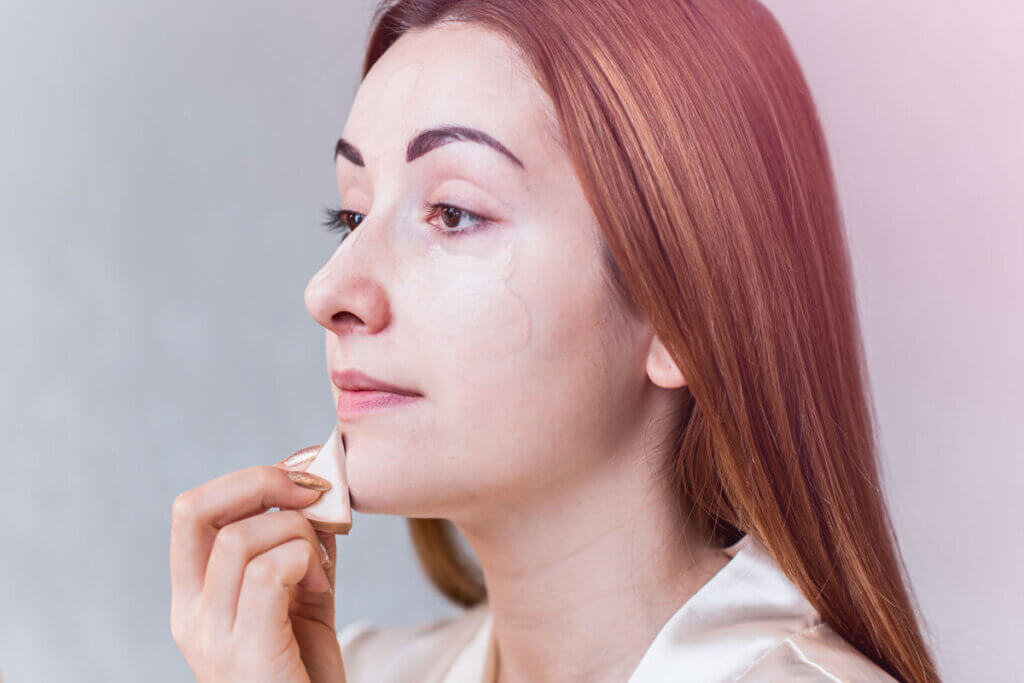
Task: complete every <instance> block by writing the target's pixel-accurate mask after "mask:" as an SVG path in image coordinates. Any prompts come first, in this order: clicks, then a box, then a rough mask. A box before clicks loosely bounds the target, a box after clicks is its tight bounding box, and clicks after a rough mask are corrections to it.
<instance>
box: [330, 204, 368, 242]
mask: <svg viewBox="0 0 1024 683" xmlns="http://www.w3.org/2000/svg"><path fill="white" fill-rule="evenodd" d="M324 214H325V216H326V217H325V219H324V221H323V225H325V226H326V227H327V230H328V231H329V232H340V233H342V235H341V240H339V241H338V244H341V243H342V242H344V241H345V238H346V237H348V236H349V235H350V234H351V233H352V231H353V230H355V229H356V228H358V227H359V224H360V223H362V222H363V218H365V216H364V215H363V214H361V213H356V212H355V211H346V210H345V209H340V208H339V209H332V208H330V207H327V208H325V209H324ZM357 217H358V218H357Z"/></svg>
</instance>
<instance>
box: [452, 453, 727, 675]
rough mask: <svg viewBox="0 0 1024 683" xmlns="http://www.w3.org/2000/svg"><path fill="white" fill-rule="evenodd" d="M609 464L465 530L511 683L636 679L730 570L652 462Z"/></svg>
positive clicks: (463, 524) (465, 524)
mask: <svg viewBox="0 0 1024 683" xmlns="http://www.w3.org/2000/svg"><path fill="white" fill-rule="evenodd" d="M601 462H602V463H607V464H606V465H602V466H601V467H596V468H594V469H593V470H592V471H588V472H586V473H584V474H582V475H580V476H579V477H576V478H574V479H573V481H572V482H571V485H570V484H567V486H566V488H565V489H564V490H557V491H553V490H550V489H548V490H546V491H544V494H543V495H539V494H538V495H537V496H535V497H533V498H531V499H528V500H525V499H520V500H518V501H517V502H516V504H515V505H508V504H507V503H503V504H502V506H501V507H500V508H498V509H497V510H491V511H489V513H488V514H485V515H481V514H475V515H473V517H472V519H470V520H469V521H460V520H457V519H454V520H453V522H454V523H455V525H456V526H457V527H458V528H459V529H460V531H461V532H462V534H463V535H464V536H465V537H466V539H467V541H468V542H469V544H470V546H471V547H472V548H473V551H474V553H475V554H476V556H477V558H478V559H479V561H480V565H481V567H482V569H483V573H484V578H485V580H486V584H487V592H488V601H489V603H490V608H491V611H492V614H493V618H494V633H493V637H494V639H495V643H496V645H497V649H498V652H499V658H500V666H499V676H498V680H499V681H500V683H519V682H521V681H522V682H525V681H532V682H537V681H541V682H543V681H568V680H587V681H594V682H600V681H605V680H608V681H624V680H627V679H628V678H629V675H630V674H631V673H632V671H633V670H634V669H635V668H636V666H637V664H638V663H639V661H640V659H641V658H642V657H643V654H644V653H645V652H646V651H647V649H648V647H649V646H650V644H651V641H652V640H653V639H654V637H655V636H656V635H657V633H658V631H660V630H661V627H662V626H663V625H664V624H665V622H666V621H668V619H669V617H671V616H672V614H674V613H675V612H676V611H677V610H678V609H679V608H680V607H681V606H682V604H683V603H684V602H686V601H687V600H688V599H689V598H690V597H691V596H692V595H693V594H694V593H696V592H697V590H698V589H699V588H700V587H701V586H703V585H704V584H705V583H706V582H707V581H708V580H709V579H710V578H711V577H712V576H713V575H714V574H715V573H716V572H717V571H718V570H719V569H721V568H722V567H723V566H724V565H725V564H726V563H727V562H728V560H729V557H728V556H727V555H726V554H725V553H723V552H722V551H721V550H719V549H714V548H712V547H710V546H709V545H708V544H707V543H706V541H704V540H703V539H702V537H701V534H700V533H699V531H698V529H697V528H696V526H695V525H693V524H690V523H686V522H685V521H684V520H685V519H686V518H687V517H688V516H687V515H680V511H679V502H678V501H677V500H675V499H674V494H673V492H672V491H671V490H670V489H671V487H669V486H666V485H665V483H664V475H663V474H661V473H659V471H658V468H657V467H655V466H653V465H651V466H648V465H647V463H649V460H647V459H646V458H644V457H643V456H642V452H640V451H639V450H638V452H637V453H636V454H630V455H629V456H628V457H615V458H606V459H604V460H602V461H601ZM478 512H479V511H478Z"/></svg>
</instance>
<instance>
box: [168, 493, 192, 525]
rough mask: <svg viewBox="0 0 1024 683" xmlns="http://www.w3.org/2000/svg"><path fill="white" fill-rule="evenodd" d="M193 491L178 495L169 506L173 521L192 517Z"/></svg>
mask: <svg viewBox="0 0 1024 683" xmlns="http://www.w3.org/2000/svg"><path fill="white" fill-rule="evenodd" d="M195 498H196V496H195V489H190V490H188V491H185V492H184V493H180V494H178V497H177V498H175V499H174V503H173V504H172V505H171V517H172V518H174V519H186V518H188V517H192V516H193V515H194V514H195V510H196V500H195Z"/></svg>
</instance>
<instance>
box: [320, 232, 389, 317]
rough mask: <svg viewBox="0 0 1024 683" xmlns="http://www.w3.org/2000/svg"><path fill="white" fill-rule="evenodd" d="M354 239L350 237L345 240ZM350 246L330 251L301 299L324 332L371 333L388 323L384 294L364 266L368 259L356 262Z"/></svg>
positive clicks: (377, 281) (385, 295)
mask: <svg viewBox="0 0 1024 683" xmlns="http://www.w3.org/2000/svg"><path fill="white" fill-rule="evenodd" d="M360 227H361V228H362V227H363V226H360ZM354 236H355V235H350V236H349V237H347V238H346V240H345V241H346V242H348V241H350V240H352V238H353V237H354ZM351 246H354V245H348V244H346V245H345V246H344V247H339V248H338V250H337V251H335V252H334V255H333V256H332V257H331V259H330V260H329V261H328V262H327V263H326V264H324V266H323V268H321V269H320V270H319V271H317V272H316V274H314V275H313V277H311V278H310V280H309V283H308V284H307V285H306V290H305V293H304V295H303V298H304V299H305V302H306V309H307V310H309V314H310V315H312V316H313V319H314V320H316V321H317V322H318V323H319V324H320V325H322V326H323V327H324V328H325V329H326V330H328V331H330V332H334V333H335V334H338V335H341V334H344V333H366V334H372V333H375V332H379V331H380V330H382V329H384V328H385V327H386V326H387V324H388V321H389V318H390V310H389V306H388V299H387V294H386V292H385V290H384V287H383V285H382V284H381V283H380V281H379V280H378V279H377V278H375V277H374V275H373V273H371V272H370V271H369V270H368V268H367V267H366V264H367V262H368V259H365V258H364V259H362V260H361V263H360V262H358V261H357V260H356V259H355V258H353V254H354V251H353V250H352V249H351V248H350V247H351ZM363 255H364V256H365V255H366V254H365V252H364V254H363Z"/></svg>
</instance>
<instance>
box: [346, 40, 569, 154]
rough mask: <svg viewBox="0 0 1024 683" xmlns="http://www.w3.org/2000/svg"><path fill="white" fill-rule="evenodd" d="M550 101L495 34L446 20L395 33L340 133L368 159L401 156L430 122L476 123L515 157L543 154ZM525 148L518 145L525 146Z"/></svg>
mask: <svg viewBox="0 0 1024 683" xmlns="http://www.w3.org/2000/svg"><path fill="white" fill-rule="evenodd" d="M554 121H555V117H554V114H553V108H552V106H551V101H550V98H549V97H548V96H547V94H546V93H545V92H544V91H543V89H542V88H541V87H540V84H539V83H537V81H536V79H535V78H534V77H533V75H532V74H531V73H530V71H529V68H528V67H527V65H526V64H525V63H524V62H523V61H522V59H521V58H520V57H519V56H518V55H517V54H516V52H515V50H514V48H513V46H512V45H510V44H509V43H508V42H507V41H506V40H505V39H504V38H503V37H502V36H500V35H498V34H497V33H494V32H493V31H490V30H487V29H485V28H482V27H480V26H476V25H471V24H454V23H451V24H445V25H440V26H435V27H431V28H429V29H425V30H420V31H411V32H408V33H405V34H403V35H402V37H400V38H399V39H398V40H397V41H396V42H395V43H394V44H393V45H392V46H391V47H390V48H389V49H388V50H387V51H386V52H385V53H384V54H383V55H382V56H381V58H380V59H379V60H378V61H377V62H376V63H375V64H374V65H373V68H372V69H371V70H370V72H369V73H368V74H367V75H366V78H364V79H363V82H362V83H361V85H360V86H359V90H358V91H357V93H356V97H355V100H354V101H353V103H352V108H351V110H350V112H349V117H348V121H347V122H346V124H345V130H344V133H343V136H344V137H345V139H347V140H349V141H351V142H353V143H354V144H355V145H357V146H358V147H359V149H360V150H361V151H362V153H363V158H364V159H365V160H366V161H367V163H368V164H372V163H373V162H372V161H371V159H375V158H379V157H381V156H382V155H387V156H389V157H393V156H401V158H402V160H403V161H404V158H405V146H406V144H407V143H408V141H409V139H410V138H411V137H412V136H413V135H414V134H415V133H416V132H418V131H420V130H423V129H425V128H429V127H433V126H437V125H442V124H444V125H449V124H451V125H465V126H472V127H474V128H480V129H481V130H483V131H486V132H487V133H489V134H490V135H492V136H493V137H495V138H497V139H498V140H501V141H503V142H506V143H507V144H509V145H510V146H511V143H510V142H508V141H510V140H514V141H515V142H516V147H515V148H513V151H515V153H516V155H517V156H519V157H520V158H521V159H523V161H524V163H525V165H526V166H527V167H529V166H530V163H529V161H527V157H534V158H535V157H536V156H537V155H539V154H544V153H546V152H545V151H544V148H546V147H550V146H551V145H552V144H553V143H555V142H556V138H557V136H558V133H557V126H556V125H555V123H554ZM524 145H525V146H524Z"/></svg>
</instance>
